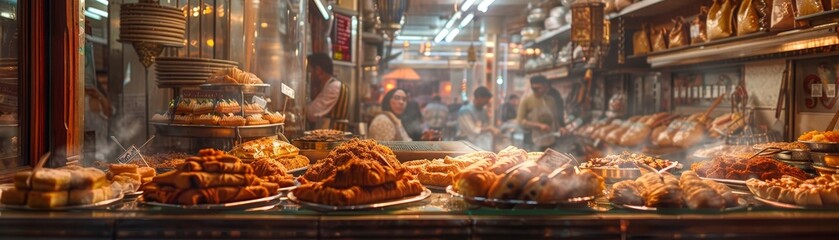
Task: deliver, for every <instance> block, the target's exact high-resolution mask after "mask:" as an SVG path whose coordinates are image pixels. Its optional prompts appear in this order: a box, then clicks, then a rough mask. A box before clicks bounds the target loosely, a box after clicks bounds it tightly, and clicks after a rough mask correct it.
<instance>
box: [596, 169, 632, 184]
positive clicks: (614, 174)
mask: <svg viewBox="0 0 839 240" xmlns="http://www.w3.org/2000/svg"><path fill="white" fill-rule="evenodd" d="M582 169H588V170H591V171H592V172H594V174H597V175H598V176H600V177H602V178H603V179H605V180H606V182H609V183H616V182H620V181H623V180H635V179H637V178H638V177H641V175H642V174H641V169H638V168H603V167H597V168H582Z"/></svg>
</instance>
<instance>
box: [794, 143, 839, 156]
mask: <svg viewBox="0 0 839 240" xmlns="http://www.w3.org/2000/svg"><path fill="white" fill-rule="evenodd" d="M799 142H801V143H804V144H806V145H807V147H810V152H825V153H839V143H835V142H810V141H799Z"/></svg>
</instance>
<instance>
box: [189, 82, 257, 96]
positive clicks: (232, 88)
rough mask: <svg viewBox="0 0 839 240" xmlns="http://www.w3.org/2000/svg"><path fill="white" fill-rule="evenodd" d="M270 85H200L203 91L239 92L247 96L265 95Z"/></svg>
mask: <svg viewBox="0 0 839 240" xmlns="http://www.w3.org/2000/svg"><path fill="white" fill-rule="evenodd" d="M270 86H271V85H270V84H235V83H207V84H201V85H198V87H199V88H201V89H206V90H216V91H224V92H239V91H242V93H247V94H258V93H265V90H266V89H268V87H270Z"/></svg>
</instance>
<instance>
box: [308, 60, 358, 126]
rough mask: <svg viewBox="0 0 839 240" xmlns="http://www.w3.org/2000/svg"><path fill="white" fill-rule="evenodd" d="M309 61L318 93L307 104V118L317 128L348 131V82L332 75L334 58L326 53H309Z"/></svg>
mask: <svg viewBox="0 0 839 240" xmlns="http://www.w3.org/2000/svg"><path fill="white" fill-rule="evenodd" d="M308 62H309V65H308V67H307V69H306V70H307V71H308V72H309V75H310V76H311V79H312V86H313V91H312V92H317V93H318V94H317V96H315V98H314V99H313V100H312V102H310V103H309V104H308V105H307V108H306V111H307V112H306V118H307V119H308V121H309V122H310V123H312V124H313V127H314V128H315V129H324V128H328V129H335V130H340V131H347V125H348V124H349V120H347V109H348V108H349V96H350V94H349V90H348V88H347V86H346V84H344V83H342V82H341V81H339V80H338V79H337V78H335V77H334V76H333V75H332V74H333V72H332V68H333V66H332V58H330V57H329V55H327V54H325V53H315V54H312V55H309V57H308ZM318 89H319V91H318Z"/></svg>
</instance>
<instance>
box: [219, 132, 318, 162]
mask: <svg viewBox="0 0 839 240" xmlns="http://www.w3.org/2000/svg"><path fill="white" fill-rule="evenodd" d="M230 154H231V155H233V156H236V157H238V158H240V159H243V160H258V159H270V160H273V161H275V162H277V163H280V164H282V165H283V166H284V167H285V169H287V170H290V169H298V168H302V167H305V166H309V158H307V157H306V156H303V155H300V149H298V148H297V147H295V146H294V145H291V144H290V143H288V142H284V141H280V140H277V139H273V138H267V137H266V138H259V139H256V140H253V141H248V142H244V143H242V144H239V145H237V146H236V147H234V148H233V150H230Z"/></svg>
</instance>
